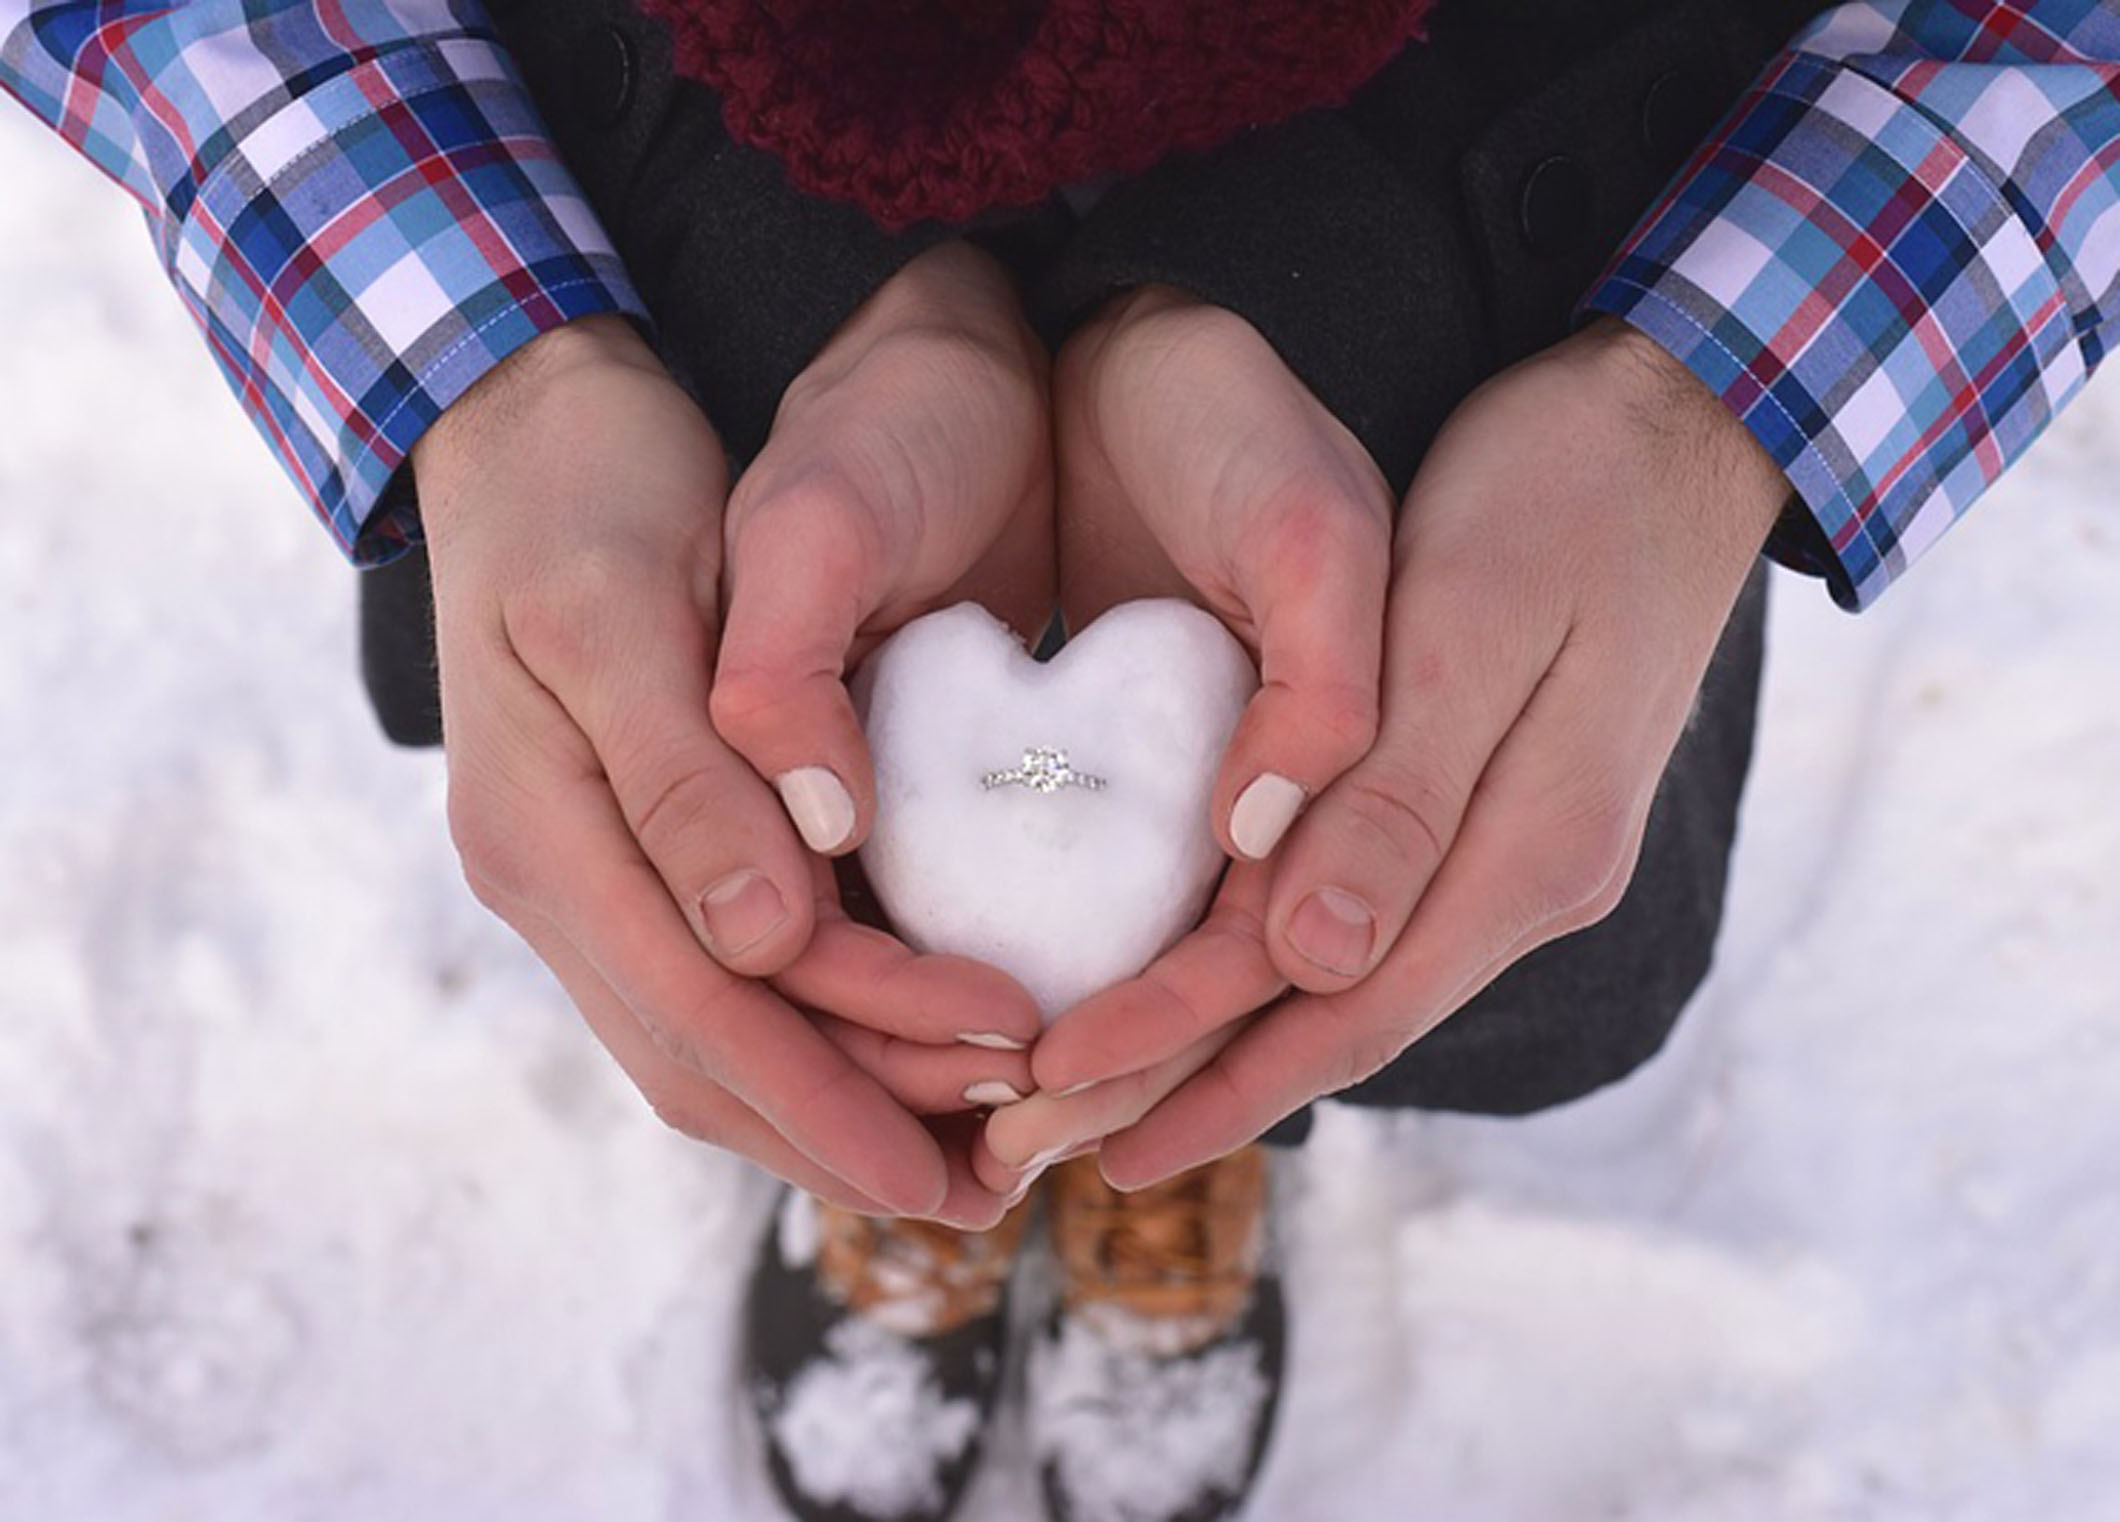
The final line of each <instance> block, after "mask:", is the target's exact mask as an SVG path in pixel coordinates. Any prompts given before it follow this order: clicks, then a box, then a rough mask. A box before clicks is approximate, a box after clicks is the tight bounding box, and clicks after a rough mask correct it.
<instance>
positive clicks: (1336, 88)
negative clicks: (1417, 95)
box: [641, 0, 1435, 230]
mask: <svg viewBox="0 0 2120 1522" xmlns="http://www.w3.org/2000/svg"><path fill="white" fill-rule="evenodd" d="M1434 3H1435V0H1252V3H1238V0H1041V3H1032V0H852V3H849V0H641V4H642V6H643V8H644V9H645V10H646V11H647V12H648V13H649V14H650V15H652V16H655V17H657V18H658V19H660V20H661V21H663V22H664V23H665V24H666V25H668V26H669V28H670V30H671V33H672V36H673V38H674V39H675V44H676V58H677V67H678V70H679V72H680V73H683V74H685V75H687V76H689V77H691V78H693V79H697V80H699V81H700V82H701V83H703V84H705V85H707V86H709V87H710V88H712V89H713V90H714V91H715V92H716V93H717V95H719V97H720V99H721V102H722V114H723V118H724V120H725V122H726V124H727V127H728V131H729V133H730V135H731V136H732V137H733V138H735V139H736V140H737V141H739V142H743V143H747V144H749V145H751V146H752V147H755V148H761V149H764V150H766V151H767V152H769V153H772V154H774V155H775V156H776V157H778V158H779V159H780V160H781V162H782V163H783V164H785V165H786V166H787V171H788V174H789V176H790V178H791V179H792V180H793V181H794V182H795V184H797V185H798V186H800V187H801V188H802V189H804V190H806V191H809V192H811V193H812V194H815V195H819V196H824V197H828V198H830V199H833V200H839V201H851V202H853V203H855V204H856V205H859V206H861V207H863V208H864V209H866V210H867V211H868V212H869V214H870V215H871V216H872V217H874V218H875V219H876V220H877V222H879V223H880V224H882V225H883V226H884V227H886V228H889V229H892V230H897V229H899V228H903V227H905V226H907V225H909V224H911V223H914V222H918V221H922V220H925V219H929V218H933V219H936V220H940V221H945V222H964V221H969V220H970V219H972V218H973V217H975V216H977V215H978V214H979V213H980V212H982V211H985V210H987V209H988V208H990V207H1003V206H1023V205H1029V204H1032V203H1035V202H1037V201H1040V200H1043V199H1044V198H1045V197H1046V196H1048V195H1050V194H1051V193H1052V192H1053V191H1054V190H1055V189H1057V188H1059V187H1061V186H1063V185H1071V184H1078V183H1085V182H1090V181H1094V180H1097V179H1099V178H1102V177H1104V176H1109V175H1130V174H1138V173H1140V172H1141V171H1142V170H1145V169H1147V168H1149V167H1150V166H1151V165H1153V164H1154V163H1156V162H1157V161H1158V160H1160V159H1162V158H1164V157H1165V156H1166V155H1168V154H1171V153H1176V152H1183V151H1197V150H1203V149H1207V148H1212V147H1214V146H1215V145H1216V144H1218V143H1222V142H1225V141H1227V140H1228V139H1229V138H1231V137H1233V136H1235V135H1236V134H1237V133H1238V132H1241V131H1242V130H1244V129H1245V128H1247V127H1254V126H1265V125H1269V124H1272V123H1274V122H1279V121H1284V120H1286V119H1288V118H1289V117H1291V116H1294V115H1296V114H1298V113H1299V112H1302V111H1305V110H1308V109H1310V108H1312V107H1314V106H1328V105H1338V104H1341V103H1343V102H1344V101H1345V100H1346V99H1347V98H1348V97H1349V96H1351V95H1352V94H1353V93H1354V92H1355V90H1357V89H1358V88H1360V86H1361V85H1362V84H1363V83H1364V82H1365V81H1367V80H1368V79H1369V78H1370V77H1371V76H1372V75H1374V74H1375V73H1376V72H1377V70H1379V69H1381V68H1382V67H1383V66H1384V65H1385V64H1386V63H1387V62H1389V61H1390V59H1391V58H1392V56H1393V55H1394V54H1396V53H1397V52H1398V51H1399V50H1400V49H1401V48H1403V47H1404V46H1405V45H1406V44H1407V42H1408V41H1409V40H1411V39H1413V38H1414V37H1417V36H1419V35H1420V34H1421V30H1422V26H1423V23H1424V21H1425V19H1426V17H1427V15H1428V13H1429V11H1430V10H1431V9H1432V7H1433V5H1434Z"/></svg>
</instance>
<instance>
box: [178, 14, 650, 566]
mask: <svg viewBox="0 0 2120 1522" xmlns="http://www.w3.org/2000/svg"><path fill="white" fill-rule="evenodd" d="M164 245H165V256H166V257H167V258H168V260H169V263H170V268H171V272H172V274H173V276H174V278H175V280H176V283H177V286H178V289H179V290H180V292H181V293H182V294H183V296H184V298H185V301H186V302H187V304H188V305H189V306H190V307H191V309H192V312H193V315H194V316H195V317H196V318H197V319H198V321H199V323H200V325H201V327H203V328H204V329H205V331H206V335H207V338H208V341H209V343H210V344H211V346H212V349H213V353H214V357H215V359H216V361H217V362H218V363H219V364H220V366H221V369H222V371H223V373H224V374H225V375H226V376H227V377H228V380H229V383H230V385H231V386H232V387H233V388H234V390H235V392H236V394H237V396H238V397H239V398H240V399H241V401H242V403H243V405H244V407H245V409H246V410H247V411H248V412H249V413H250V415H251V417H252V419H253V420H254V421H255V422H256V424H257V426H258V428H259V431H260V432H261V433H263V434H264V436H265V439H266V442H267V443H268V444H269V445H270V446H271V448H272V450H273V452H274V453H275V454H276V455H278V457H279V458H280V460H281V462H282V463H283V464H284V465H285V466H286V468H287V470H288V473H289V474H290V475H291V476H292V477H293V478H294V480H295V483H296V485H297V486H298V487H300V489H301V490H302V491H303V492H304V493H305V494H306V495H307V496H308V497H309V499H310V501H311V503H312V504H313V506H314V507H315V509H316V511H317V513H318V515H319V516H320V517H321V518H323V520H324V521H325V523H326V524H327V525H328V526H329V527H330V529H331V532H332V534H333V536H334V537H335V538H336V539H337V540H338V542H339V544H340V546H341V547H342V548H343V549H344V550H345V551H346V552H347V553H348V554H349V555H350V556H351V557H352V558H353V559H354V560H355V561H357V562H360V563H364V564H372V563H376V562H379V561H382V560H386V559H389V558H390V557H391V556H393V555H394V554H396V553H397V552H398V551H399V550H401V549H402V548H403V547H404V546H405V545H406V544H407V543H408V542H410V541H411V540H412V539H414V538H416V537H417V533H418V528H417V524H416V522H415V521H414V520H415V517H416V514H415V512H414V510H413V508H412V507H411V496H410V493H408V492H404V491H398V492H392V493H389V494H388V500H389V505H388V506H387V507H385V508H384V509H383V510H381V511H378V507H379V505H380V504H383V503H384V502H385V496H386V488H387V487H388V486H389V485H390V483H391V479H392V477H393V476H394V475H395V474H396V472H397V471H398V469H399V467H400V466H401V465H402V464H403V463H404V460H405V457H406V454H407V453H408V452H409V451H410V449H411V448H412V445H413V442H414V441H415V440H416V439H418V438H419V437H420V435H421V434H422V433H424V432H425V431H426V429H427V428H428V426H429V425H430V424H431V423H432V422H433V421H434V420H435V418H437V417H438V416H440V414H441V412H442V410H443V409H444V408H446V407H448V406H449V405H450V403H452V402H454V401H455V400H456V399H457V398H458V397H460V396H462V395H463V394H464V392H465V391H466V390H468V389H469V388H470V387H471V385H472V384H473V383H474V382H475V381H477V380H478V379H479V377H480V376H482V375H484V374H485V373H486V372H487V371H488V370H490V369H492V368H493V367H494V366H495V365H496V364H498V363H499V362H500V361H501V360H502V359H503V358H505V357H506V356H507V355H508V354H509V353H511V352H513V351H514V350H515V349H517V348H519V347H520V346H522V345H523V344H525V343H527V342H528V341H529V340H530V339H532V338H535V337H536V336H537V335H538V334H540V333H543V332H546V331H548V330H549V329H552V328H555V327H558V326H559V325H561V324H563V323H566V322H569V321H572V320H573V319H575V318H579V317H584V316H588V315H590V314H592V313H599V312H626V313H629V314H632V315H634V316H641V315H642V307H641V304H640V300H639V298H638V296H636V295H635V294H634V292H633V289H632V287H631V285H630V284H629V282H628V281H627V278H626V275H625V272H624V270H623V269H622V268H621V267H620V264H619V261H618V258H617V256H616V254H614V253H613V252H612V250H611V247H610V244H609V242H608V241H607V240H606V238H605V235H604V233H603V231H602V229H601V228H600V227H599V226H598V224H597V222H596V220H595V218H594V216H593V215H592V214H591V213H590V211H589V209H588V206H587V204H586V202H585V201H584V200H583V199H582V196H581V193H580V191H579V190H578V189H577V188H576V187H575V185H574V183H573V181H572V179H571V178H570V177H569V176H568V174H567V172H566V170H565V169H564V167H563V166H562V165H561V164H560V162H559V160H558V158H557V157H556V155H555V152H554V150H553V148H552V146H551V144H550V141H549V140H548V139H547V137H546V136H545V132H544V129H543V127H542V126H541V124H540V123H539V121H538V119H537V116H536V113H535V111H534V109H533V108H532V106H531V105H530V102H529V98H528V96H527V94H526V93H525V91H524V89H523V87H522V85H521V84H520V82H519V81H518V80H517V78H516V76H515V74H514V71H513V68H512V66H511V65H510V63H509V62H508V60H507V59H506V57H505V55H503V54H502V53H501V51H500V50H499V49H498V48H497V47H496V46H494V45H493V44H491V43H488V42H485V41H482V40H478V39H472V38H455V39H450V40H446V41H438V42H418V43H409V44H406V45H402V46H398V47H392V48H388V49H385V50H382V51H380V52H379V53H377V54H376V55H374V56H373V57H371V58H370V59H369V60H367V61H365V62H363V63H360V64H359V65H357V66H356V67H353V68H351V69H349V70H347V71H345V72H343V73H340V74H337V75H336V76H334V77H332V78H330V79H328V80H326V81H325V82H324V83H323V84H321V85H319V86H317V87H316V88H314V89H311V90H309V91H307V92H306V93H303V94H301V95H299V96H296V97H294V98H293V99H291V100H290V101H288V102H287V103H286V104H284V105H283V106H281V107H280V108H279V109H278V110H277V111H275V112H273V113H272V114H270V115H266V116H263V117H262V118H260V119H258V120H256V121H255V123H254V124H252V125H250V126H249V127H248V130H246V131H245V132H244V133H243V135H242V136H241V138H240V139H239V140H237V141H236V142H234V143H233V144H232V145H231V147H230V148H229V151H228V152H227V154H226V156H225V157H223V158H222V159H221V161H220V162H219V163H218V165H217V166H216V167H215V169H214V171H213V173H212V174H211V175H210V176H209V177H208V178H206V179H205V180H204V181H203V182H202V183H201V184H200V186H199V189H198V194H197V196H196V198H195V199H194V200H193V201H192V202H191V204H190V206H189V207H188V208H187V209H186V211H185V213H184V215H183V216H182V218H181V221H180V222H178V223H177V224H176V225H174V226H170V227H165V229H164Z"/></svg>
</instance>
